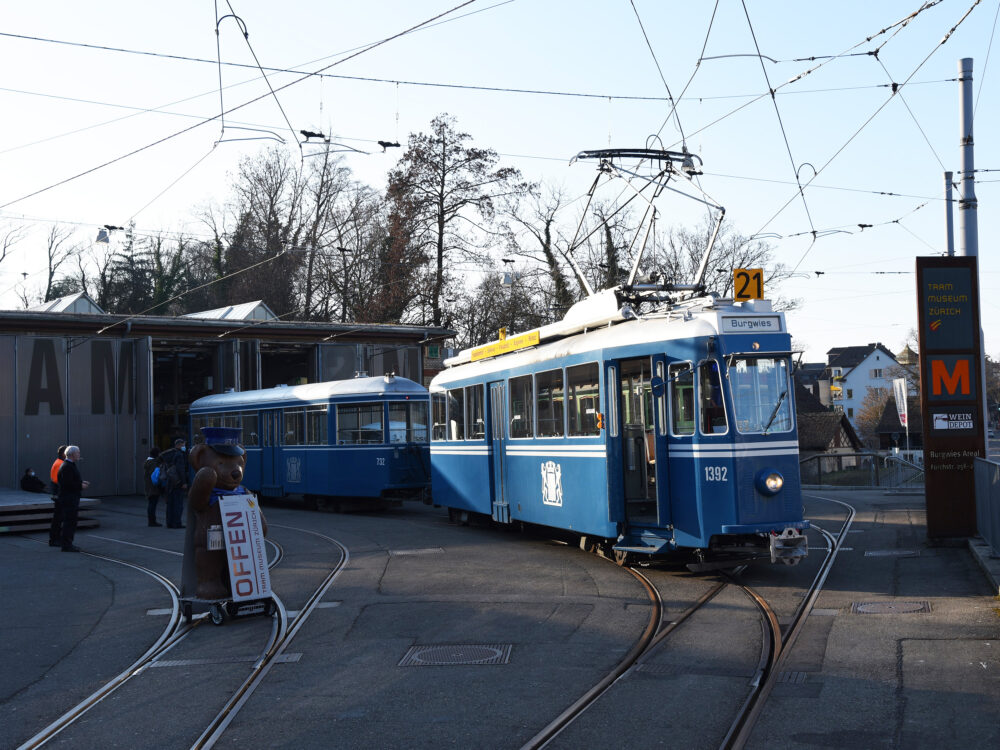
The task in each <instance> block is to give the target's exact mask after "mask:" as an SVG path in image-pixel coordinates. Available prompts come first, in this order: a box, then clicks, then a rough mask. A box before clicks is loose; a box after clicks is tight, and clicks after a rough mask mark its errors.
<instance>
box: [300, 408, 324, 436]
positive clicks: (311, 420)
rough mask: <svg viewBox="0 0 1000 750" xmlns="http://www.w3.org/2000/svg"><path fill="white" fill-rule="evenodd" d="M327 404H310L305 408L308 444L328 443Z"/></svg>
mask: <svg viewBox="0 0 1000 750" xmlns="http://www.w3.org/2000/svg"><path fill="white" fill-rule="evenodd" d="M326 419H327V406H326V405H325V404H324V405H323V406H310V407H307V408H306V410H305V428H306V445H326V444H327V432H326Z"/></svg>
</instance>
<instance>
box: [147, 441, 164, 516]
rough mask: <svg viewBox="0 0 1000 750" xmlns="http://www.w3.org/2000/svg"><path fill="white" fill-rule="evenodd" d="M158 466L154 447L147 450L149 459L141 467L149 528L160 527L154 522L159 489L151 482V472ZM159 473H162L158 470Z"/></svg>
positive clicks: (157, 452)
mask: <svg viewBox="0 0 1000 750" xmlns="http://www.w3.org/2000/svg"><path fill="white" fill-rule="evenodd" d="M159 465H160V449H159V448H157V447H156V446H155V445H154V446H153V447H152V448H150V449H149V458H147V459H146V463H145V464H143V467H142V475H143V482H144V484H145V488H146V517H147V518H148V519H149V525H150V526H162V525H163V524H162V523H157V522H156V503H157V501H159V499H160V488H159V487H157V486H156V484H155V483H154V482H153V471H154V470H155V469H156V467H157V466H159ZM160 471H163V470H162V469H160Z"/></svg>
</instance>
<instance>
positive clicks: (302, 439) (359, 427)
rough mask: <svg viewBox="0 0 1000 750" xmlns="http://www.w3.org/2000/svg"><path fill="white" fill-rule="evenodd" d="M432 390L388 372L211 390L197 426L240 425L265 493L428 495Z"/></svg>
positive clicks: (252, 483) (251, 484) (253, 478)
mask: <svg viewBox="0 0 1000 750" xmlns="http://www.w3.org/2000/svg"><path fill="white" fill-rule="evenodd" d="M428 404H429V396H428V392H427V389H426V388H424V387H423V386H422V385H420V384H418V383H415V382H413V381H412V380H408V379H406V378H400V377H395V376H393V375H386V376H384V377H362V378H354V379H351V380H335V381H330V382H326V383H310V384H308V385H296V386H278V387H276V388H266V389H263V390H259V391H238V392H229V393H222V394H216V395H212V396H205V397H204V398H200V399H198V400H197V401H195V402H194V403H192V404H191V410H190V413H191V429H192V432H193V433H194V435H195V436H197V435H198V434H199V429H200V428H202V427H211V426H220V427H239V428H241V429H242V431H243V432H242V435H243V447H244V448H245V449H246V452H247V466H246V472H245V474H244V480H243V484H244V486H246V487H247V488H248V489H250V490H252V491H254V492H257V493H259V494H261V495H262V496H264V497H283V496H285V495H302V496H303V497H304V498H305V499H306V501H307V502H308V503H310V504H312V503H315V502H316V501H317V500H319V499H321V498H330V499H332V500H333V501H334V504H335V506H337V505H339V503H340V501H342V500H348V499H349V500H357V499H367V500H371V499H382V500H399V499H409V498H418V497H419V498H421V499H424V500H429V492H430V445H429V436H428V434H427V433H428V431H427V424H428V422H427V419H428Z"/></svg>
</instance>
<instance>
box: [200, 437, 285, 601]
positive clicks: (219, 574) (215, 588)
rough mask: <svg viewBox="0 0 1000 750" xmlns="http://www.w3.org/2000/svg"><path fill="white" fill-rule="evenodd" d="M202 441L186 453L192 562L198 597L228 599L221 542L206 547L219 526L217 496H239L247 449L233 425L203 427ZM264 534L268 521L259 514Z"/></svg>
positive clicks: (227, 568) (220, 516)
mask: <svg viewBox="0 0 1000 750" xmlns="http://www.w3.org/2000/svg"><path fill="white" fill-rule="evenodd" d="M201 432H202V434H203V435H204V438H205V441H204V442H203V443H199V444H197V445H195V446H194V448H192V449H191V454H190V455H189V456H188V461H190V463H191V466H192V467H193V468H194V471H195V475H194V479H193V480H192V482H191V488H190V489H189V490H188V508H189V511H190V512H191V513H193V514H194V517H195V529H194V562H195V568H196V570H197V579H198V586H197V597H198V598H199V599H228V598H230V597H231V596H232V594H231V590H230V583H229V565H228V561H227V558H226V550H225V546H224V545H220V548H219V549H209V544H208V530H209V527H211V526H219V527H220V529H221V525H222V512H221V510H220V508H219V498H221V497H223V496H225V495H242V494H246V493H247V490H245V489H244V488H243V487H241V486H240V483H241V482H242V481H243V469H244V468H245V467H246V462H247V459H246V452H245V451H244V450H243V448H242V447H241V446H240V445H239V439H240V433H241V430H240V429H239V428H236V427H202V428H201ZM261 526H262V529H263V532H264V534H265V535H266V534H267V522H266V521H264V518H263V515H261Z"/></svg>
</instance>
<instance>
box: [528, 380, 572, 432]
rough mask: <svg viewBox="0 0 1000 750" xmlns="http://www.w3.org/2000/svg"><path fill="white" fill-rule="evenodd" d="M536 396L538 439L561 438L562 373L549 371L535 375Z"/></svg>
mask: <svg viewBox="0 0 1000 750" xmlns="http://www.w3.org/2000/svg"><path fill="white" fill-rule="evenodd" d="M535 390H536V392H537V394H538V401H537V403H538V437H562V436H563V421H564V420H563V406H564V403H565V401H564V393H563V373H562V370H550V371H548V372H540V373H538V374H537V375H535Z"/></svg>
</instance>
